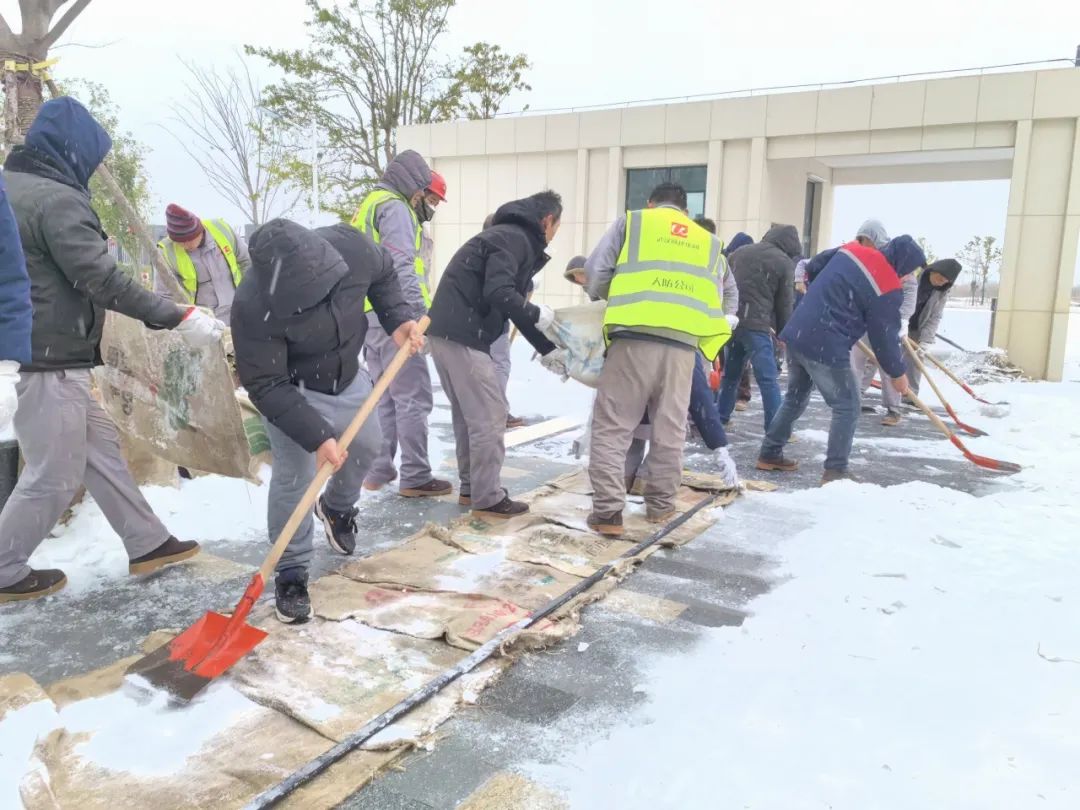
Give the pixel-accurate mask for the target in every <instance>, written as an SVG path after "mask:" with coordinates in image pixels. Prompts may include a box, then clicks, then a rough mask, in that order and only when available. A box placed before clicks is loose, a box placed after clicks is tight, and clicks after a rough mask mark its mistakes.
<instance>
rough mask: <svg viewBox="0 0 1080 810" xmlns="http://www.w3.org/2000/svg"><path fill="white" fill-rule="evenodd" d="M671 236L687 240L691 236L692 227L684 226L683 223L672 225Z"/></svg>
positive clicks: (673, 223)
mask: <svg viewBox="0 0 1080 810" xmlns="http://www.w3.org/2000/svg"><path fill="white" fill-rule="evenodd" d="M671 235H672V236H678V237H679V238H681V239H685V238H686V237H688V236H689V235H690V226H689V225H684V224H683V223H681V222H672V223H671Z"/></svg>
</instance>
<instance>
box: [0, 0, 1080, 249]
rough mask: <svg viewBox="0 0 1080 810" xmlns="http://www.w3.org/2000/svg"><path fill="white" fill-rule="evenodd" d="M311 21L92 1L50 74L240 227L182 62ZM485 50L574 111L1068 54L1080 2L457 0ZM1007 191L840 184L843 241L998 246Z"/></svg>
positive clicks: (189, 4) (261, 9) (535, 97)
mask: <svg viewBox="0 0 1080 810" xmlns="http://www.w3.org/2000/svg"><path fill="white" fill-rule="evenodd" d="M16 8H17V0H0V12H2V13H3V14H4V16H5V18H6V19H8V20H9V21H10V22H12V23H13V25H16V26H17V20H18V15H17V13H16ZM306 16H307V15H306V9H305V5H304V3H303V2H302V0H215V1H214V2H211V0H183V2H175V1H174V2H161V0H94V1H93V2H92V3H91V4H90V6H89V7H88V8H87V10H86V11H85V12H83V14H82V16H81V17H80V18H79V20H78V21H77V22H76V23H75V25H73V26H72V28H71V29H70V31H69V32H68V35H67V36H66V37H64V39H63V40H62V43H63V47H61V48H60V49H59V50H57V51H55V52H54V55H57V56H60V57H61V62H60V64H59V65H57V67H56V68H55V72H56V75H58V76H60V77H61V78H64V77H76V76H77V77H82V78H86V79H92V80H95V81H99V82H101V83H103V84H105V85H106V86H107V87H108V88H109V91H110V93H111V94H112V97H113V99H114V100H115V101H116V102H117V103H118V105H119V106H120V109H121V122H122V124H123V125H124V126H125V127H126V128H128V129H130V130H131V131H132V132H134V134H135V135H136V136H137V137H138V138H139V139H140V140H141V141H142V142H143V143H145V144H146V145H147V146H149V147H150V148H151V150H152V152H151V154H150V157H149V160H148V167H149V170H150V174H151V178H152V186H153V191H154V194H155V196H156V200H157V202H158V204H159V207H163V206H164V204H165V203H166V202H170V201H176V202H181V203H182V204H186V205H187V206H188V207H191V208H193V209H195V210H196V211H198V212H199V213H201V214H203V215H208V216H212V215H225V216H227V217H229V218H230V219H235V220H237V221H238V222H239V221H240V220H241V216H240V214H239V212H237V211H235V210H231V209H229V207H228V206H227V205H226V204H225V203H224V202H223V201H221V200H220V199H218V197H217V195H216V194H215V193H214V192H213V190H212V189H210V188H209V187H208V186H207V184H206V183H205V181H204V180H203V178H202V177H201V175H200V174H199V171H198V169H197V168H196V167H193V166H191V165H190V164H189V163H188V161H187V159H186V157H185V155H184V153H183V151H182V150H181V148H180V147H179V145H178V144H177V143H176V142H175V140H173V138H172V137H171V136H170V135H169V134H168V133H166V132H165V131H164V130H163V129H161V126H160V125H161V124H163V123H166V122H167V120H168V118H169V116H170V115H171V112H170V103H171V102H172V101H174V100H176V99H178V98H180V97H181V96H182V94H183V81H184V76H183V71H182V69H181V65H180V63H179V58H180V57H181V56H182V57H184V58H186V59H189V60H193V61H195V62H198V63H200V64H205V65H222V66H223V65H226V64H228V63H229V61H230V60H231V59H235V58H236V56H235V53H236V52H237V51H238V50H239V49H241V48H242V46H243V45H245V44H257V45H271V46H277V47H280V46H300V45H302V44H303V43H304V38H305V29H304V25H303V23H304V20H305V19H306ZM477 40H486V41H490V42H496V43H498V44H500V45H502V46H503V47H504V48H506V49H508V50H510V51H514V52H517V51H521V52H524V53H526V54H527V55H528V57H529V58H530V59H531V61H532V63H533V69H532V70H531V71H530V73H529V75H528V79H529V82H530V83H531V84H532V90H531V92H528V93H526V94H524V95H523V96H522V97H520V98H514V99H512V100H511V103H510V104H509V105H508V107H510V108H515V107H516V108H520V107H521V106H522V105H523V104H526V103H528V104H530V105H531V107H532V108H533V109H545V108H564V107H572V106H582V105H590V104H603V103H609V102H618V101H625V100H630V99H645V98H655V97H668V96H681V95H693V94H698V93H711V92H720V91H724V90H737V89H743V88H750V87H766V86H774V85H789V84H802V83H816V82H830V81H840V80H848V79H854V78H864V77H872V76H890V75H895V74H900V73H911V72H917V71H932V70H949V69H957V68H964V67H972V66H983V65H995V64H1002V63H1012V62H1022V61H1029V60H1038V59H1049V58H1063V57H1072V56H1073V55H1074V54H1075V52H1076V47H1077V45H1078V44H1080V3H1078V2H1070V1H1069V0H1025V2H1016V0H981V2H979V3H977V4H969V3H961V2H956V1H955V0H907V2H905V3H873V2H866V0H860V1H859V2H854V1H853V0H822V2H817V3H812V2H807V1H806V0H797V1H794V2H792V1H791V0H772V2H769V3H757V2H746V3H728V2H716V0H707V1H704V0H698V1H697V2H682V3H668V4H659V5H658V4H657V3H655V2H643V1H642V0H592V2H586V0H542V2H527V3H526V2H507V0H460V2H459V4H458V7H457V8H456V9H454V11H453V12H452V18H451V33H450V35H449V36H448V37H447V39H446V43H445V44H446V50H447V52H457V51H458V50H459V49H460V48H461V46H463V45H466V44H468V43H471V42H474V41H477ZM83 46H94V47H83ZM255 61H256V63H257V60H255ZM258 69H259V70H260V71H261V72H262V74H263V75H264V76H266V77H267V78H268V79H269V78H272V74H271V73H270V72H269V71H268V70H267V69H265V68H263V67H261V66H260V67H259V68H258ZM1007 185H1008V184H1007V183H1004V182H995V183H957V184H950V185H944V184H943V185H940V186H879V187H862V188H845V189H839V190H838V193H837V203H836V209H835V215H834V222H835V226H836V231H835V236H836V238H837V239H839V238H841V237H847V236H849V235H850V232H851V231H852V228H853V227H854V226H857V224H858V222H859V221H861V219H862V218H863V217H864V216H865V215H874V216H877V217H879V218H881V219H882V220H884V221H885V222H886V224H887V226H888V227H889V230H890V231H891V232H893V233H902V232H909V233H912V234H916V235H925V236H926V237H927V238H929V239H930V241H931V243H932V244H933V245H934V247H935V249H936V251H937V252H938V254H939V255H946V254H948V253H950V252H952V251H955V250H957V249H958V248H959V247H960V246H962V244H963V243H964V242H966V241H967V239H968V238H969V237H970V236H972V235H973V234H975V233H988V234H994V235H997V236H999V237H1000V236H1001V235H1002V233H1003V231H1004V222H1005V201H1006V195H1007ZM162 218H163V214H162V216H159V217H157V219H162Z"/></svg>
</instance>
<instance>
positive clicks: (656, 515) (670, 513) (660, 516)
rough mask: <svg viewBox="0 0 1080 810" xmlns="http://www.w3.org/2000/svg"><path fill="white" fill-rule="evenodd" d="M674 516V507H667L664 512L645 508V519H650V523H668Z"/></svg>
mask: <svg viewBox="0 0 1080 810" xmlns="http://www.w3.org/2000/svg"><path fill="white" fill-rule="evenodd" d="M673 517H675V510H674V509H665V510H664V511H662V512H653V511H651V510H649V509H646V510H645V520H647V521H649V523H667V522H668V521H669V520H671V519H672V518H673Z"/></svg>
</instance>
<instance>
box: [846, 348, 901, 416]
mask: <svg viewBox="0 0 1080 810" xmlns="http://www.w3.org/2000/svg"><path fill="white" fill-rule="evenodd" d="M867 340H868V336H867V335H863V337H862V342H863V344H865V345H867V346H868V345H870V344H869V343H868V342H867ZM905 351H906V350H905ZM909 365H910V364H909ZM851 371H852V372H853V373H854V374H855V382H856V384H858V386H859V392H860V395H861V394H865V393H866V391H867V389H868V388H870V383H872V382H873V381H874V375H875V374H876V373H877V371H878V366H877V363H875V362H874V361H872V360H871V359H870V358H869V357H867V356H866V352H864V351H863V350H862V349H860V348H859V344H858V343H856V344H855V345H854V346H852V347H851ZM900 400H901V397H900V394H899V393H898V392H897V390H896V389H895V388H893V386H892V378H891V377H890V376H889V375H888V374H886V373H885V372H884V371H883V372H881V402H882V404H884V405H885V407H886V408H888V409H889V410H890V411H898V410H900Z"/></svg>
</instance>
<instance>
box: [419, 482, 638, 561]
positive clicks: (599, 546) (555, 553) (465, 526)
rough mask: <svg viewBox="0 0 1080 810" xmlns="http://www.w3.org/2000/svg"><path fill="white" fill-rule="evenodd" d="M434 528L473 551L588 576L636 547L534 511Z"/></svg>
mask: <svg viewBox="0 0 1080 810" xmlns="http://www.w3.org/2000/svg"><path fill="white" fill-rule="evenodd" d="M542 498H543V496H539V497H538V499H537V501H533V503H537V502H538V501H539V500H542ZM431 532H432V533H433V534H434V535H435V536H436V537H438V538H439V539H440V540H442V541H443V542H444V543H446V544H447V545H450V546H454V547H456V548H460V549H461V550H462V551H467V552H469V553H470V554H490V553H492V552H499V553H501V554H503V556H504V557H505V558H506V559H508V560H513V561H515V562H523V563H536V564H539V565H546V566H549V567H551V568H555V569H557V570H559V571H562V572H564V573H567V574H573V575H574V576H578V577H587V576H589V575H590V574H592V573H594V572H595V571H597V570H598V569H600V568H602V567H603V566H604V565H606V564H607V563H609V562H611V561H612V560H614V559H616V558H617V557H619V556H621V555H622V554H623V553H625V552H626V551H627V550H628V549H630V548H631V547H633V543H631V542H629V541H626V540H618V539H612V538H610V537H601V536H600V535H598V534H596V533H595V532H591V531H579V530H577V529H570V528H567V527H565V526H561V525H559V524H557V523H551V522H549V521H547V520H545V519H544V518H543V516H541V515H535V514H529V515H525V516H524V517H520V518H515V519H513V520H508V521H506V522H505V523H488V522H487V521H483V520H470V521H466V522H462V523H455V524H454V525H453V526H452V527H449V528H444V527H434V528H432V529H431Z"/></svg>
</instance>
